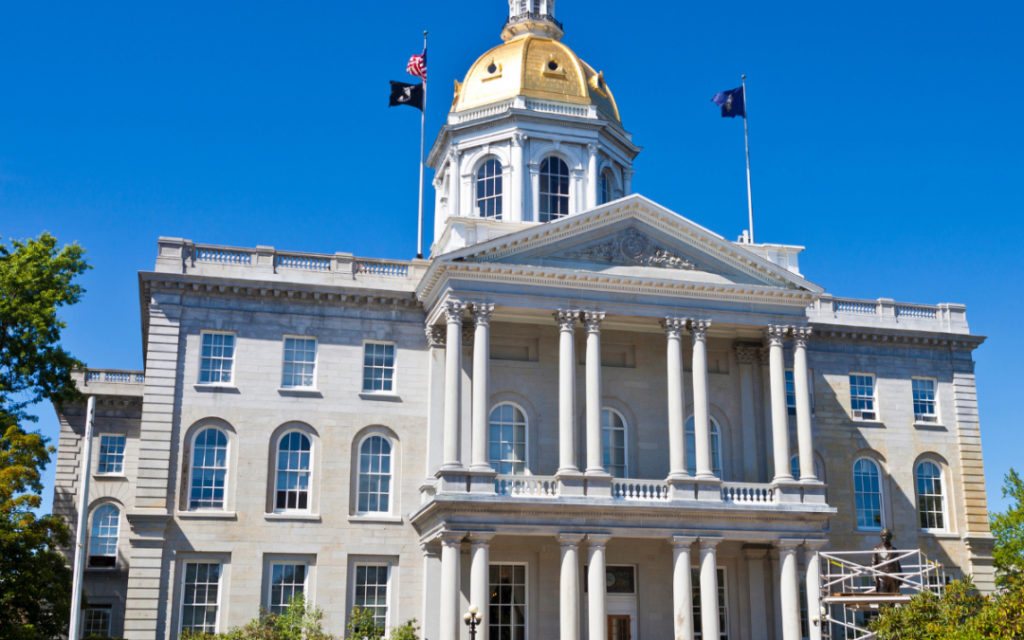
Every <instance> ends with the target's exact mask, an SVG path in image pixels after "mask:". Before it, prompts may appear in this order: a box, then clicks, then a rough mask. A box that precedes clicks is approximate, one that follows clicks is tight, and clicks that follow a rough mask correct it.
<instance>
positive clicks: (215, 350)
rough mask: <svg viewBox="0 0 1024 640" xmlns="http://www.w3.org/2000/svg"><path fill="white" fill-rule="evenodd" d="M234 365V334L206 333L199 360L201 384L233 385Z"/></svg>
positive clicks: (203, 335) (203, 336)
mask: <svg viewBox="0 0 1024 640" xmlns="http://www.w3.org/2000/svg"><path fill="white" fill-rule="evenodd" d="M234 364H235V336H234V334H232V333H214V332H209V331H204V332H203V334H202V354H201V356H200V359H199V383H200V384H231V381H232V371H233V370H234Z"/></svg>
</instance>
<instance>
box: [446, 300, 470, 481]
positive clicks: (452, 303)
mask: <svg viewBox="0 0 1024 640" xmlns="http://www.w3.org/2000/svg"><path fill="white" fill-rule="evenodd" d="M444 304H445V309H444V313H445V319H446V322H447V326H446V332H447V335H446V338H445V346H444V421H443V423H444V464H443V465H442V467H441V468H442V469H461V468H462V460H461V457H460V456H459V417H460V415H459V414H460V404H461V403H462V310H463V309H465V308H466V305H465V304H463V303H462V302H460V301H458V300H448V301H447V302H445V303H444Z"/></svg>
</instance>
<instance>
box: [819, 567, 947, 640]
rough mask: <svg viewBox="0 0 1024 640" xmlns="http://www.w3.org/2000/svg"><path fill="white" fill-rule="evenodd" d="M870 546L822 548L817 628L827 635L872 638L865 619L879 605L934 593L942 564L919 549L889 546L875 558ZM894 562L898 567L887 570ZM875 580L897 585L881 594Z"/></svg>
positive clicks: (840, 639) (842, 639) (841, 639)
mask: <svg viewBox="0 0 1024 640" xmlns="http://www.w3.org/2000/svg"><path fill="white" fill-rule="evenodd" d="M877 553H878V552H877V551H875V550H868V551H829V552H825V551H823V552H821V554H820V557H821V632H822V638H827V639H828V640H874V638H875V637H876V634H875V633H873V632H871V631H869V630H868V629H867V622H868V620H870V618H872V617H874V615H876V614H877V612H878V610H879V608H880V607H884V606H899V605H902V604H906V603H907V602H910V599H911V598H912V597H913V596H914V595H916V594H918V593H921V592H922V591H931V592H933V593H935V594H939V593H940V592H941V590H942V587H943V586H944V584H945V576H944V572H943V570H942V567H941V566H940V565H939V564H938V563H936V562H932V561H931V560H929V559H928V558H927V557H926V556H925V555H924V554H923V553H921V550H920V549H893V550H890V551H889V552H888V553H887V555H886V557H885V558H884V559H882V560H881V561H880V562H877V563H876V562H875V554H877ZM891 567H898V570H896V571H893V570H890V568H891ZM878 580H887V581H890V583H891V584H894V585H897V587H898V591H897V592H895V593H880V592H879V591H878V589H877V587H876V584H877V581H878Z"/></svg>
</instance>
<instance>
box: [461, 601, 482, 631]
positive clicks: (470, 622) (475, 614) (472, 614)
mask: <svg viewBox="0 0 1024 640" xmlns="http://www.w3.org/2000/svg"><path fill="white" fill-rule="evenodd" d="M462 620H463V621H464V622H465V623H466V626H467V627H469V640H476V626H477V625H478V624H480V623H481V622H483V620H484V617H483V616H482V615H480V610H479V609H477V608H476V605H475V604H471V605H469V611H467V612H466V615H464V616H462Z"/></svg>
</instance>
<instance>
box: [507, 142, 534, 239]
mask: <svg viewBox="0 0 1024 640" xmlns="http://www.w3.org/2000/svg"><path fill="white" fill-rule="evenodd" d="M525 139H526V136H524V135H523V134H521V133H513V134H512V139H511V140H510V144H511V146H512V148H511V153H510V154H509V155H510V156H511V166H510V167H509V173H508V176H509V179H508V182H507V186H506V187H505V189H506V193H507V194H508V195H507V196H506V197H505V205H506V206H507V207H508V210H507V211H505V212H503V213H502V217H503V218H505V219H506V220H509V221H510V222H522V221H523V209H524V204H525V203H526V202H528V200H527V199H526V198H524V197H523V196H524V195H525V194H524V193H523V191H524V190H525V189H526V165H524V164H523V143H524V142H525V141H526V140H525Z"/></svg>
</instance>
